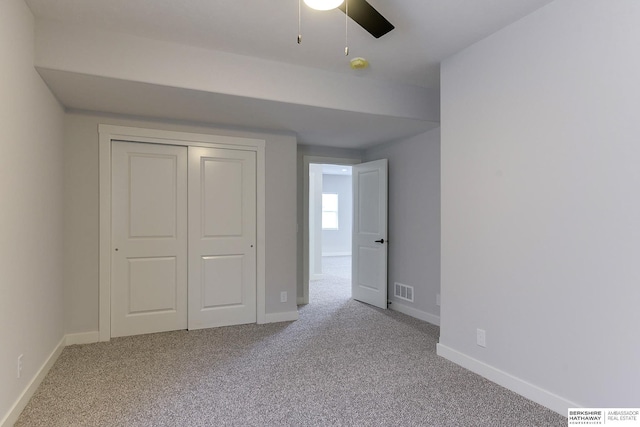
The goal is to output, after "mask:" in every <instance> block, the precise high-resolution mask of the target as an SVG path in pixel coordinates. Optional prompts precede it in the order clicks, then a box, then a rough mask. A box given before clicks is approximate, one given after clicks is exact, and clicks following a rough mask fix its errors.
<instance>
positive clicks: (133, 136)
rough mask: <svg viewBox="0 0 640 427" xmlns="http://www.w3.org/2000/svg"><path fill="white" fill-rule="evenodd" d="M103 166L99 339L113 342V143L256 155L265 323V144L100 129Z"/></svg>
mask: <svg viewBox="0 0 640 427" xmlns="http://www.w3.org/2000/svg"><path fill="white" fill-rule="evenodd" d="M98 134H99V163H100V168H99V169H100V247H99V251H100V255H99V259H100V261H99V270H100V272H99V282H100V283H99V300H100V302H99V310H100V312H99V339H100V341H109V340H110V339H111V249H112V248H111V142H112V141H128V142H142V143H145V142H146V143H153V144H168V145H181V146H185V147H209V148H226V149H232V150H247V151H254V152H255V153H256V238H257V240H256V250H257V253H256V292H257V293H256V310H257V311H256V318H257V323H258V324H263V323H266V314H265V311H266V305H265V300H266V297H265V141H264V140H262V139H254V138H244V137H235V136H224V135H210V134H197V133H189V132H174V131H164V130H158V129H145V128H134V127H126V126H114V125H105V124H99V125H98Z"/></svg>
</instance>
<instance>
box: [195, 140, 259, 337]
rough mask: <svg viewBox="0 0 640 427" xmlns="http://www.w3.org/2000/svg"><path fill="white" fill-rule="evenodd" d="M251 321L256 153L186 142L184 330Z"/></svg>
mask: <svg viewBox="0 0 640 427" xmlns="http://www.w3.org/2000/svg"><path fill="white" fill-rule="evenodd" d="M255 321H256V153H255V152H253V151H244V150H232V149H214V148H201V147H189V329H199V328H208V327H214V326H226V325H238V324H243V323H253V322H255Z"/></svg>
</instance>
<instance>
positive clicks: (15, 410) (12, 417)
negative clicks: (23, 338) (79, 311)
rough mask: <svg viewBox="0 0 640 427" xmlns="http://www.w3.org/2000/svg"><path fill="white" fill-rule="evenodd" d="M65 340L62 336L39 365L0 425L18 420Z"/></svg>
mask: <svg viewBox="0 0 640 427" xmlns="http://www.w3.org/2000/svg"><path fill="white" fill-rule="evenodd" d="M65 340H66V338H65V337H62V339H61V340H60V342H59V343H58V345H57V346H56V347H55V348H54V349H53V351H52V352H51V354H50V355H49V357H48V358H47V360H45V362H44V364H43V365H42V366H41V367H40V369H39V370H38V372H37V373H36V375H35V376H34V377H33V379H32V380H31V381H30V382H29V384H28V385H27V388H25V390H24V391H23V392H22V394H21V395H20V397H18V400H16V403H14V404H13V406H12V407H11V409H10V410H9V412H8V413H7V415H6V416H5V417H4V419H3V420H2V421H0V427H10V426H12V425H14V424H15V422H16V421H17V420H18V417H20V414H21V413H22V411H23V409H24V408H25V406H27V403H29V399H31V397H32V396H33V393H35V392H36V390H37V389H38V386H39V385H40V383H41V382H42V380H43V379H44V377H46V376H47V373H48V372H49V369H51V367H52V366H53V364H54V363H55V362H56V360H58V357H59V356H60V353H62V350H63V349H64V346H65Z"/></svg>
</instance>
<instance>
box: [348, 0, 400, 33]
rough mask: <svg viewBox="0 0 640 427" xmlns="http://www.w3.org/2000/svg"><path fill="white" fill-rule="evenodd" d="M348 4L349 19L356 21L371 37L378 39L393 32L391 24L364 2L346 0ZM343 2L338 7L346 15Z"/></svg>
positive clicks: (363, 0) (364, 0) (360, 0)
mask: <svg viewBox="0 0 640 427" xmlns="http://www.w3.org/2000/svg"><path fill="white" fill-rule="evenodd" d="M348 2H349V18H351V19H353V20H354V21H356V22H357V23H358V24H360V26H361V27H362V28H364V29H365V30H367V31H368V32H369V33H370V34H371V35H372V36H373V37H375V38H377V39H379V38H380V37H382V36H384V35H385V34H387V33H388V32H389V31H391V30H393V29H394V28H395V27H394V26H393V25H392V24H391V22H389V21H387V19H386V18H385V17H384V16H382V15H381V14H380V13H379V12H378V11H377V10H375V9H374V8H373V6H371V5H370V4H369V3H367V1H366V0H348ZM346 4H347V2H346V1H345V2H344V3H342V4H341V5H340V6H339V9H340V10H341V11H342V12H344V13H346V7H347V6H346Z"/></svg>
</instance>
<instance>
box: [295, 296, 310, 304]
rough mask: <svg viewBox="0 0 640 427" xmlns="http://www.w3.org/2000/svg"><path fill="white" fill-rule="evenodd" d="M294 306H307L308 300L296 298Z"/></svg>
mask: <svg viewBox="0 0 640 427" xmlns="http://www.w3.org/2000/svg"><path fill="white" fill-rule="evenodd" d="M296 304H298V305H307V304H309V298H305V297H298V298H296Z"/></svg>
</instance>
